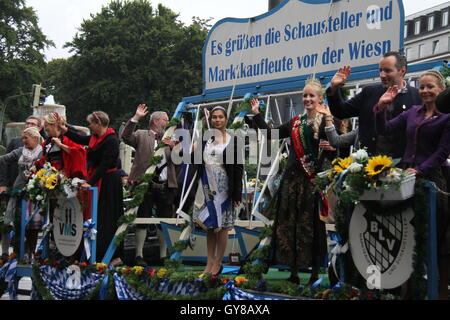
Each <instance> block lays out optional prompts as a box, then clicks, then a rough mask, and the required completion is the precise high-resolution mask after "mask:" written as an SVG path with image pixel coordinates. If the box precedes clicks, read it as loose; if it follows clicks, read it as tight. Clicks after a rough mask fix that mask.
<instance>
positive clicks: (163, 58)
mask: <svg viewBox="0 0 450 320" xmlns="http://www.w3.org/2000/svg"><path fill="white" fill-rule="evenodd" d="M206 23H207V21H204V20H200V19H198V18H196V19H194V21H193V23H192V24H191V25H190V26H185V25H184V24H183V23H181V22H179V21H178V20H177V14H175V13H174V12H172V11H171V10H170V9H168V8H166V7H164V6H163V5H158V7H157V9H156V10H155V9H154V8H153V7H152V5H151V4H150V2H149V1H147V0H136V1H112V2H111V3H110V4H109V5H108V6H106V7H103V8H102V10H101V12H100V13H98V14H97V15H95V16H93V15H91V19H90V20H85V21H84V22H83V24H82V25H81V28H80V33H79V34H77V35H76V36H75V37H74V39H73V40H72V41H71V42H70V43H67V44H66V46H67V47H69V48H71V52H73V53H74V55H73V56H71V57H70V58H68V59H66V60H56V61H51V62H50V63H49V64H48V70H47V77H46V78H47V79H48V81H47V84H46V85H47V86H51V85H53V86H55V90H54V92H53V94H54V96H55V99H56V101H58V102H59V103H62V104H64V105H65V106H66V107H67V110H66V111H67V114H68V118H69V122H72V123H78V124H83V123H85V117H86V115H87V114H88V113H90V112H92V111H95V110H103V111H105V112H107V113H108V114H109V116H110V118H111V121H112V125H113V127H115V128H117V127H118V126H119V125H120V123H121V122H122V121H124V120H126V119H127V118H129V117H131V115H132V114H134V112H135V108H136V106H137V105H138V104H139V103H146V104H147V105H148V106H149V108H150V111H155V110H165V111H168V112H169V113H172V112H173V110H174V108H175V107H176V105H177V104H178V102H179V101H180V99H181V98H182V97H183V96H187V95H193V94H198V93H200V92H201V87H202V86H201V83H202V82H201V81H202V79H201V70H202V69H201V55H202V47H203V42H204V40H205V38H206V35H207V32H208V30H207V24H206Z"/></svg>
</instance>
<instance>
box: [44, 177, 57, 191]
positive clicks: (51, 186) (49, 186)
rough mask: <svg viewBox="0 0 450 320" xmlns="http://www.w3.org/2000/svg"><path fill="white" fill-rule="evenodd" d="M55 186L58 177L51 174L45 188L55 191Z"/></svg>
mask: <svg viewBox="0 0 450 320" xmlns="http://www.w3.org/2000/svg"><path fill="white" fill-rule="evenodd" d="M57 184H58V176H57V175H56V174H52V175H51V176H50V177H48V178H47V180H46V181H45V187H46V188H47V189H50V190H53V189H55V187H56V185H57Z"/></svg>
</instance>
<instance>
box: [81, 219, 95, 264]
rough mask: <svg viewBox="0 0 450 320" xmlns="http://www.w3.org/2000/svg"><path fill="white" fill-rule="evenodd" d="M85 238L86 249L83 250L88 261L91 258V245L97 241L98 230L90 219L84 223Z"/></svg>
mask: <svg viewBox="0 0 450 320" xmlns="http://www.w3.org/2000/svg"><path fill="white" fill-rule="evenodd" d="M83 230H84V233H83V238H84V249H83V255H82V256H83V257H84V256H86V259H87V260H89V258H90V257H91V249H90V245H91V242H92V241H93V240H95V237H96V234H97V230H96V229H95V222H93V221H92V219H89V220H87V221H85V222H84V223H83Z"/></svg>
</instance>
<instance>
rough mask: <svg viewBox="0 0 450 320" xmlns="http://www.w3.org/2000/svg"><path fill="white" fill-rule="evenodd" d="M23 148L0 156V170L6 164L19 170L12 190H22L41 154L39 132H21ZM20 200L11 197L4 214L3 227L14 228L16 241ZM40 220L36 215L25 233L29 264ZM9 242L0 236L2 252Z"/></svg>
mask: <svg viewBox="0 0 450 320" xmlns="http://www.w3.org/2000/svg"><path fill="white" fill-rule="evenodd" d="M22 141H23V147H20V148H18V149H15V150H13V151H12V152H10V153H8V154H5V155H3V156H0V170H5V169H6V168H7V166H6V164H12V163H17V165H18V168H19V174H18V175H17V178H16V180H15V182H14V185H13V190H21V189H23V188H24V187H25V186H26V184H27V181H28V175H27V172H28V170H29V169H30V168H31V167H32V166H33V163H34V161H36V160H37V159H39V158H40V157H41V154H42V146H41V145H40V143H41V141H42V137H41V135H40V133H39V130H38V129H36V128H33V127H30V128H27V129H25V130H24V131H23V132H22ZM19 201H20V198H18V197H15V196H12V197H11V198H10V199H9V202H8V206H7V208H6V214H5V221H4V223H5V225H10V226H14V227H15V228H16V239H19V232H20V225H19V224H18V223H17V221H20V218H19V217H20V210H19V209H20V206H19V203H20V202H19ZM42 223H43V221H42V219H41V218H40V215H36V216H35V218H34V219H33V220H32V221H31V222H30V224H29V225H28V228H27V232H26V238H27V241H26V244H25V245H26V248H25V251H26V256H25V260H26V261H25V262H29V261H27V260H29V259H30V258H31V255H32V254H33V253H34V250H35V248H36V242H37V235H38V232H39V230H40V229H41V227H42ZM18 243H19V241H16V247H15V248H14V251H15V252H18V250H17V249H18V247H17V245H18ZM8 248H9V242H8V240H7V235H6V234H3V235H2V250H3V252H4V253H5V252H8Z"/></svg>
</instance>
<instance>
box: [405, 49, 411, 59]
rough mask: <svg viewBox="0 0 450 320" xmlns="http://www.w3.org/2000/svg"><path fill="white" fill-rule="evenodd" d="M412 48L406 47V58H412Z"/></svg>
mask: <svg viewBox="0 0 450 320" xmlns="http://www.w3.org/2000/svg"><path fill="white" fill-rule="evenodd" d="M411 55H412V48H406V60H411V59H412V57H411Z"/></svg>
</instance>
